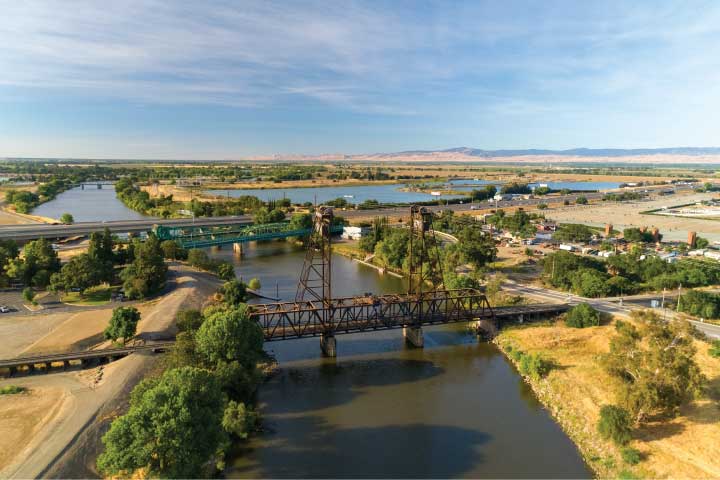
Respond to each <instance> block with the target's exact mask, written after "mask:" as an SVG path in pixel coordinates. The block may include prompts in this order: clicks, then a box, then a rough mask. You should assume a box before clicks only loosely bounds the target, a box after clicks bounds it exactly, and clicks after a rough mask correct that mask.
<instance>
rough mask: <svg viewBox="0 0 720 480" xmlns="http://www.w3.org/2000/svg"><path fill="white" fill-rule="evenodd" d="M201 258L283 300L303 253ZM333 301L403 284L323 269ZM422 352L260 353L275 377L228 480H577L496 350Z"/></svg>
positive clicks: (567, 451) (443, 333)
mask: <svg viewBox="0 0 720 480" xmlns="http://www.w3.org/2000/svg"><path fill="white" fill-rule="evenodd" d="M211 256H213V257H215V258H223V259H226V260H230V261H232V262H233V263H234V264H235V266H236V273H237V275H238V276H239V277H242V278H243V279H244V280H249V279H250V278H253V277H257V278H258V279H259V280H260V281H261V283H262V288H261V291H263V292H264V293H266V294H268V295H272V296H275V294H276V291H277V292H279V294H280V297H282V298H283V299H291V298H293V297H294V294H295V285H296V283H297V277H298V275H299V273H300V269H301V267H302V262H303V258H304V252H303V250H302V249H301V248H298V247H296V246H293V245H292V244H290V243H287V242H273V243H266V244H262V245H256V244H249V245H248V246H247V248H246V249H245V256H244V257H243V258H242V259H240V258H238V257H237V256H235V255H234V253H233V252H232V249H229V248H224V249H222V250H213V251H212V252H211ZM333 262H334V268H333V280H334V288H335V291H334V294H335V295H353V294H362V293H365V292H373V293H378V294H379V293H389V292H398V291H402V289H403V282H402V280H400V279H398V278H395V277H391V276H387V275H386V276H381V275H379V274H378V273H377V272H376V271H375V270H373V269H372V268H369V267H366V266H363V265H361V264H358V263H357V262H353V261H351V260H349V259H347V258H345V257H341V256H334V257H333ZM425 345H426V347H425V349H423V350H416V349H409V348H406V347H405V346H404V344H403V341H402V336H401V333H400V332H399V331H378V332H374V333H366V334H354V335H343V336H339V337H338V357H337V358H336V359H324V358H321V357H320V354H319V345H318V339H317V338H309V339H302V340H291V341H286V342H275V343H268V344H267V347H266V348H267V350H268V351H269V352H270V353H272V354H273V355H275V357H276V358H277V360H278V362H279V364H280V371H279V372H278V374H277V375H275V376H274V377H272V378H271V379H269V380H268V381H267V382H266V383H265V384H263V385H262V386H261V387H260V389H259V392H258V404H259V406H260V409H261V412H262V415H263V432H262V433H260V434H258V435H256V436H254V437H253V438H252V439H251V440H250V441H249V442H247V443H243V444H240V445H237V446H236V449H235V451H234V453H233V455H232V456H231V458H230V459H228V462H227V470H226V472H225V473H226V476H227V477H229V478H260V477H264V478H268V477H284V478H290V477H293V478H298V477H320V478H331V477H333V478H338V477H339V478H349V477H353V478H358V477H360V478H362V477H371V478H378V477H404V478H409V477H415V478H428V477H493V478H500V477H506V478H507V477H511V478H519V477H524V478H529V477H532V478H550V477H552V478H581V477H590V476H591V472H590V471H589V470H588V468H587V467H586V465H585V464H584V463H583V460H582V458H581V457H580V454H579V452H578V451H577V449H576V448H575V446H574V444H573V443H572V442H571V441H570V440H569V439H568V437H567V436H566V435H565V434H564V433H563V432H562V430H561V429H560V428H559V426H558V425H557V424H556V423H555V422H554V421H553V419H552V418H551V416H550V415H549V413H548V412H547V411H545V410H544V409H543V408H542V406H541V405H540V404H539V403H538V401H537V400H536V398H535V396H534V394H533V393H532V391H531V390H530V389H529V387H527V385H526V384H525V383H524V382H523V381H522V378H521V377H520V376H519V375H518V374H517V372H516V371H515V369H514V367H513V366H512V365H511V364H510V363H509V362H508V361H507V360H506V359H505V357H504V356H503V355H502V353H501V352H500V351H498V349H497V348H496V347H495V346H494V345H492V344H488V343H485V342H478V341H477V339H476V337H475V335H473V334H472V333H468V332H467V331H465V329H464V327H463V326H462V325H450V326H437V327H431V328H427V329H426V330H425Z"/></svg>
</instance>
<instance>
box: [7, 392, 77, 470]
mask: <svg viewBox="0 0 720 480" xmlns="http://www.w3.org/2000/svg"><path fill="white" fill-rule="evenodd" d="M67 395H68V393H67V392H66V391H64V389H62V388H34V389H31V390H29V391H27V392H24V393H19V394H15V395H0V470H2V469H3V468H4V467H6V466H7V465H9V463H10V461H11V460H12V459H13V458H15V457H16V456H17V455H18V454H19V453H20V452H21V451H22V450H23V449H24V448H26V447H27V446H28V445H29V444H30V442H31V441H32V439H33V437H34V436H35V435H37V433H38V432H40V430H42V429H43V428H44V426H45V425H47V424H48V423H49V422H50V421H51V420H52V419H53V418H54V417H55V416H56V415H57V414H58V412H59V411H60V409H61V408H62V405H63V403H64V402H65V400H66V399H67Z"/></svg>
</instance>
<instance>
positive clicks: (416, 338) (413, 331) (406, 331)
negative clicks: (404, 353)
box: [403, 326, 425, 348]
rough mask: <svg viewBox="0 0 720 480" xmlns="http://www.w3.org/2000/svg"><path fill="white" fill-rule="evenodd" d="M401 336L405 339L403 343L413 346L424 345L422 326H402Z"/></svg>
mask: <svg viewBox="0 0 720 480" xmlns="http://www.w3.org/2000/svg"><path fill="white" fill-rule="evenodd" d="M403 338H404V339H405V343H407V344H408V345H410V346H413V347H415V348H423V347H424V346H425V337H423V329H422V327H413V326H408V327H403Z"/></svg>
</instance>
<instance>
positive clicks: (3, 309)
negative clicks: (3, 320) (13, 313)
mask: <svg viewBox="0 0 720 480" xmlns="http://www.w3.org/2000/svg"><path fill="white" fill-rule="evenodd" d="M0 313H10V307H8V306H7V305H2V306H0Z"/></svg>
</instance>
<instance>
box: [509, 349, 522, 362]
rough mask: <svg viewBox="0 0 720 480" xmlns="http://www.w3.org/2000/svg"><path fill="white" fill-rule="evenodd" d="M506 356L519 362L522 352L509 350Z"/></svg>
mask: <svg viewBox="0 0 720 480" xmlns="http://www.w3.org/2000/svg"><path fill="white" fill-rule="evenodd" d="M508 354H509V355H510V358H512V359H513V360H514V361H516V362H519V361H520V359H521V358H522V357H523V352H522V351H521V350H509V351H508Z"/></svg>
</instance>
